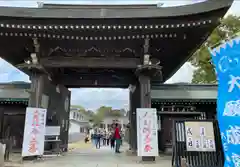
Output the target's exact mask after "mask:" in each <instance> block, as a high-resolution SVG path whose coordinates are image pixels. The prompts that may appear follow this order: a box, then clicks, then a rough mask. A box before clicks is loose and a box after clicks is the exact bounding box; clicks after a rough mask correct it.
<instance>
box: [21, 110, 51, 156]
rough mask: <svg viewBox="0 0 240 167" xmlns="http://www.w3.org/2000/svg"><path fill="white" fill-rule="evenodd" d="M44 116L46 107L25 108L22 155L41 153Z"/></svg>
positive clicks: (43, 139)
mask: <svg viewBox="0 0 240 167" xmlns="http://www.w3.org/2000/svg"><path fill="white" fill-rule="evenodd" d="M46 116H47V110H46V109H43V108H31V107H28V108H27V109H26V116H25V128H24V137H23V146H22V157H27V156H36V155H43V152H44V141H45V127H46V126H45V124H46Z"/></svg>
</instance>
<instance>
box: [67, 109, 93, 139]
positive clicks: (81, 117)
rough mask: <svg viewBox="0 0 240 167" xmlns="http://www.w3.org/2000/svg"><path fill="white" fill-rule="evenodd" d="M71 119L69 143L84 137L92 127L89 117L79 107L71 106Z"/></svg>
mask: <svg viewBox="0 0 240 167" xmlns="http://www.w3.org/2000/svg"><path fill="white" fill-rule="evenodd" d="M69 120H70V124H69V130H68V134H69V143H71V142H75V141H78V140H81V139H84V137H85V134H86V133H87V132H88V129H89V128H90V127H91V124H90V122H89V119H88V117H87V116H86V115H85V114H83V113H81V112H79V109H78V108H71V111H70V114H69Z"/></svg>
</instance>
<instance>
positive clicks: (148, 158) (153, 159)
mask: <svg viewBox="0 0 240 167" xmlns="http://www.w3.org/2000/svg"><path fill="white" fill-rule="evenodd" d="M155 160H156V157H142V161H144V162H154V161H155Z"/></svg>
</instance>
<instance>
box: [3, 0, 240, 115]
mask: <svg viewBox="0 0 240 167" xmlns="http://www.w3.org/2000/svg"><path fill="white" fill-rule="evenodd" d="M199 1H203V0H184V1H183V0H165V1H160V0H158V1H157V0H138V1H137V0H135V1H134V0H115V1H110V0H104V1H103V0H84V1H77V0H75V1H73V0H70V1H66V0H65V1H64V0H55V1H53V0H52V1H48V0H42V1H41V0H39V1H35V0H25V1H21V0H17V1H16V0H5V1H0V6H15V7H37V2H44V3H63V4H157V3H162V4H163V6H162V7H167V6H179V5H185V4H192V3H197V2H199ZM239 9H240V0H238V1H237V0H235V2H234V4H233V5H232V7H231V9H230V10H229V12H228V14H234V15H240V10H239ZM193 71H194V68H193V67H192V66H191V64H190V63H188V62H187V63H185V64H184V65H183V66H182V67H181V68H180V69H179V70H178V71H177V72H176V73H175V74H174V75H173V76H172V77H171V78H170V79H169V80H168V81H167V82H166V83H177V82H191V80H192V75H193ZM12 81H26V82H30V81H29V77H28V76H27V75H25V74H24V73H22V72H21V71H19V70H18V69H16V68H15V67H13V66H12V65H11V64H9V63H7V62H6V61H4V60H3V59H1V58H0V82H12ZM71 93H72V97H71V104H74V105H81V106H83V107H84V108H86V109H90V110H94V111H95V110H96V109H97V108H99V107H100V106H102V105H106V106H111V107H113V108H114V109H120V108H124V109H126V110H128V107H129V90H128V89H104V88H98V89H97V88H94V89H90V88H88V89H86V88H82V89H71Z"/></svg>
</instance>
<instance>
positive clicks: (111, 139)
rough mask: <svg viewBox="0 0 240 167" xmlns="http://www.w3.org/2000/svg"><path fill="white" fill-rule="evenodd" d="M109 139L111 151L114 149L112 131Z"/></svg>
mask: <svg viewBox="0 0 240 167" xmlns="http://www.w3.org/2000/svg"><path fill="white" fill-rule="evenodd" d="M109 139H110V146H111V149H114V147H115V139H114V131H112V132H111V134H110V137H109Z"/></svg>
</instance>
